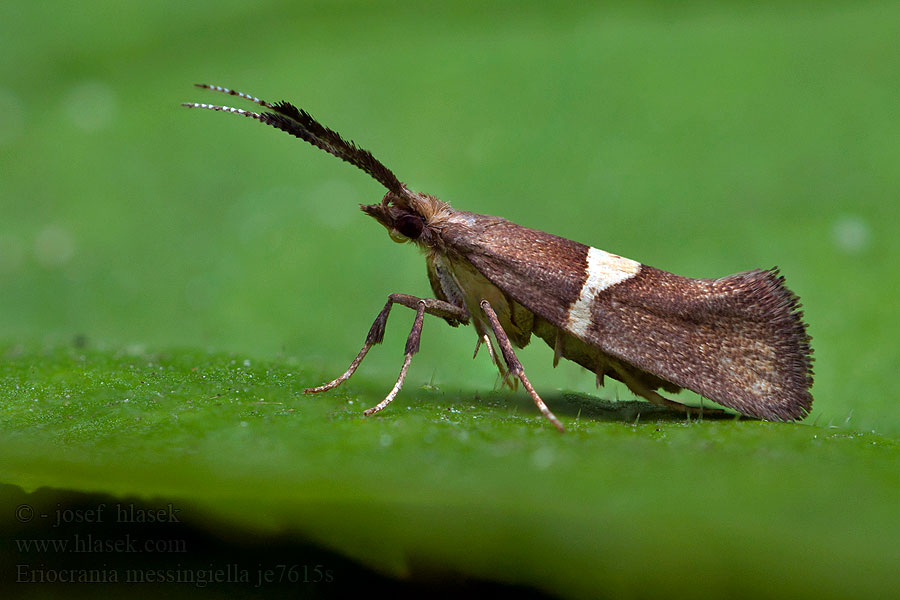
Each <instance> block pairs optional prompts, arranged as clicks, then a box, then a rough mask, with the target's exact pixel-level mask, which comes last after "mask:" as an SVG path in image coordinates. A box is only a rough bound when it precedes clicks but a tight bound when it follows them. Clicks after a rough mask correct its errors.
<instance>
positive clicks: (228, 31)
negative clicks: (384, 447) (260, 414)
mask: <svg viewBox="0 0 900 600" xmlns="http://www.w3.org/2000/svg"><path fill="white" fill-rule="evenodd" d="M898 39H900V8H898V7H897V5H896V4H895V3H891V2H861V3H825V2H808V3H798V2H789V3H782V2H770V3H763V4H761V5H753V4H751V3H746V2H735V3H724V4H719V3H706V2H691V3H687V4H684V5H682V6H679V7H678V8H675V7H672V6H669V5H668V4H667V3H654V2H646V3H637V4H634V5H629V6H628V7H622V6H620V5H619V4H618V3H608V4H604V3H600V4H595V3H591V4H588V3H584V4H581V3H574V4H564V3H559V4H556V3H554V4H550V3H543V2H536V3H520V2H515V3H493V4H489V5H486V6H484V5H482V3H479V2H457V3H449V4H442V3H416V2H392V3H370V2H349V1H342V2H252V3H251V2H232V1H217V2H196V3H181V2H172V3H167V2H154V3H122V2H97V1H92V2H88V3H84V4H80V5H78V6H77V7H76V6H75V5H72V4H70V3H65V2H47V3H33V4H29V3H10V2H8V3H4V4H3V6H2V8H0V47H2V52H0V186H2V187H0V215H2V217H0V339H4V340H6V341H34V340H37V341H41V342H45V341H50V342H53V341H59V340H66V341H68V340H69V339H71V338H72V337H73V336H76V335H83V336H86V338H87V340H88V342H89V343H94V344H98V345H104V344H105V345H112V346H122V345H129V346H130V345H140V346H144V347H150V348H156V347H173V346H187V347H201V348H209V349H223V350H230V351H238V352H242V353H246V354H248V355H252V356H257V357H274V356H280V355H287V356H294V357H299V358H300V359H302V360H304V361H306V362H308V363H310V364H313V365H317V366H319V367H320V368H321V369H322V372H323V374H327V375H328V376H330V375H331V374H333V373H336V372H338V371H340V370H342V369H343V368H344V366H345V363H347V362H348V361H349V359H350V358H352V356H354V354H355V352H356V351H357V349H358V346H359V344H360V343H361V341H362V339H363V337H364V335H365V332H366V331H367V329H368V327H369V325H370V323H371V320H372V319H373V318H374V315H375V314H376V312H377V311H378V309H379V308H380V306H381V304H382V303H383V301H384V299H385V297H386V295H387V294H388V293H390V292H395V291H402V292H408V293H413V294H428V293H429V288H428V284H427V280H426V277H425V275H424V265H423V262H424V261H423V259H422V257H421V256H419V255H418V253H417V252H416V251H415V250H414V249H412V248H410V247H402V246H397V245H395V244H392V243H390V241H389V239H388V238H387V236H386V235H385V232H384V230H383V229H382V228H381V227H379V226H377V225H376V224H375V223H374V222H371V221H370V220H369V219H368V218H366V217H365V216H363V215H362V213H360V212H359V211H358V209H357V205H358V204H359V203H361V202H365V203H370V202H374V201H377V200H378V199H379V198H380V197H381V194H382V190H381V189H380V187H379V185H378V184H377V183H375V182H374V181H372V180H370V179H368V178H367V177H366V176H365V175H364V174H362V173H360V172H357V171H356V170H355V169H352V168H350V167H348V166H347V165H345V164H343V163H341V162H340V161H337V160H335V159H333V158H332V157H330V156H328V155H326V154H324V153H322V152H319V151H316V150H315V149H313V148H311V147H308V146H306V145H305V144H303V143H301V142H299V141H297V140H295V139H293V138H290V137H288V136H286V135H283V134H280V133H279V132H275V131H270V130H267V129H265V128H263V127H261V126H258V125H256V124H254V123H251V122H249V121H246V120H243V119H237V118H233V117H230V116H228V117H226V116H224V115H214V114H211V113H210V114H206V113H199V112H196V111H188V110H186V109H182V108H179V106H178V105H179V103H180V102H182V101H186V100H196V101H202V102H220V101H223V100H229V99H228V98H225V97H224V96H219V95H215V94H211V93H209V92H205V91H202V90H198V89H194V88H192V87H191V84H192V83H195V82H209V83H216V84H221V85H225V86H229V87H234V88H237V89H240V90H245V91H249V92H252V93H254V94H256V95H259V96H261V97H263V98H266V99H270V100H279V99H289V100H292V101H294V102H295V103H297V104H298V105H299V106H301V107H305V108H306V109H308V110H309V111H310V112H312V113H313V115H315V116H317V117H318V118H319V119H320V120H322V121H323V122H324V123H326V124H327V125H329V126H331V127H333V128H335V129H337V130H338V131H340V132H342V133H344V134H345V135H346V136H348V137H351V138H352V139H354V140H356V141H357V142H359V143H360V144H361V145H362V146H363V147H365V148H368V149H370V150H372V152H373V153H374V154H375V155H376V156H377V157H379V158H380V159H381V160H382V161H383V162H385V163H386V164H387V165H388V166H389V167H391V168H392V169H393V170H394V171H395V172H396V173H397V174H398V175H399V176H400V178H401V179H403V180H404V181H405V182H407V183H408V184H409V185H410V186H411V187H413V188H414V189H420V190H423V191H427V192H429V193H432V194H435V195H437V196H439V197H440V198H442V199H444V200H446V201H449V202H450V203H451V204H452V205H453V206H455V207H459V208H463V209H467V210H473V211H476V212H483V213H487V214H498V215H502V216H505V217H507V218H509V219H511V220H513V221H515V222H518V223H520V224H522V225H527V226H531V227H537V228H540V229H543V230H545V231H549V232H552V233H556V234H559V235H562V236H565V237H569V238H572V239H575V240H579V241H582V242H585V243H588V244H591V245H594V246H597V247H599V248H603V249H606V250H609V251H612V252H615V253H618V254H621V255H624V256H627V257H631V258H634V259H637V260H640V261H642V262H645V263H647V264H651V265H654V266H658V267H660V268H664V269H666V270H669V271H673V272H676V273H679V274H684V275H690V276H702V277H715V276H720V275H725V274H728V273H732V272H735V271H740V270H744V269H749V268H754V267H769V266H773V265H778V266H779V267H781V269H782V271H783V273H784V275H785V276H786V278H787V281H788V284H789V286H790V287H791V288H792V289H793V290H795V291H796V292H797V293H798V294H799V295H800V297H801V299H802V301H803V303H804V306H805V310H806V315H807V320H808V322H809V325H810V332H811V334H812V336H813V345H814V348H815V357H816V364H815V368H816V385H815V388H814V391H815V399H816V403H815V410H814V413H813V415H814V418H817V417H818V418H820V422H821V423H826V422H832V421H833V422H840V423H843V422H844V421H845V420H846V419H847V418H848V417H850V418H851V423H852V424H855V425H857V426H859V427H861V428H864V429H867V430H868V429H876V430H878V431H880V432H881V431H890V432H894V433H898V432H900V402H897V401H896V396H897V394H898V392H900V383H898V379H897V377H896V376H895V375H896V369H897V366H898V364H900V353H898V344H897V341H896V340H897V339H898V337H900V327H898V320H897V319H896V317H895V316H894V307H895V304H894V298H895V296H896V293H897V291H898V282H900V276H898V272H897V269H896V266H895V265H896V263H897V259H898V256H900V242H898V235H897V233H898V208H897V206H898V204H897V201H896V196H897V192H898V190H900V169H898V168H897V164H898V161H897V159H898V150H900V118H898V117H900V115H898V106H900V103H898V101H897V99H898V98H900V77H898V74H900V52H898V51H897V49H898V46H897V40H898ZM401 312H402V311H401ZM403 319H407V320H411V315H402V314H401V313H398V314H397V315H396V316H395V317H394V318H393V320H392V323H393V324H394V325H393V326H392V327H391V328H390V332H389V336H388V339H387V343H386V345H385V347H384V348H383V349H379V350H378V351H376V352H373V353H372V355H371V356H370V358H369V359H368V362H367V363H366V364H365V365H364V367H363V369H362V371H361V374H362V376H363V377H365V378H369V379H383V382H384V384H385V385H390V380H391V379H392V378H393V376H394V373H395V372H396V370H397V367H398V365H399V362H398V361H399V359H400V356H401V348H402V344H403V338H404V336H405V335H406V327H407V325H406V324H403V323H405V322H404V321H403ZM473 345H474V336H473V335H472V332H471V331H469V330H450V329H448V328H446V327H442V324H441V323H440V322H439V321H435V322H434V323H430V322H429V323H428V324H427V325H426V328H425V334H424V338H423V343H422V352H421V355H420V356H418V357H417V358H416V361H415V363H414V366H413V370H412V372H411V375H410V381H412V382H418V383H421V382H426V381H433V382H439V383H442V384H446V385H452V386H454V387H458V388H459V389H475V390H477V389H490V388H491V387H492V386H493V384H494V379H495V378H494V375H493V372H492V370H491V366H490V365H489V364H488V363H487V361H481V360H479V361H474V362H473V361H471V360H469V356H470V354H471V350H472V347H473ZM550 356H551V355H550V351H549V349H547V348H545V347H537V344H536V345H535V347H534V348H529V349H528V350H527V351H525V352H523V356H522V358H523V360H524V362H525V364H526V366H527V369H528V371H529V373H530V374H531V378H532V380H533V381H535V382H536V383H537V384H538V387H539V388H544V389H547V388H566V389H576V390H583V391H589V390H591V387H592V383H593V378H592V377H591V376H590V375H589V374H585V373H582V372H581V371H580V369H577V368H574V367H563V368H562V369H559V370H557V371H555V372H554V371H552V370H551V368H550V366H549V363H550ZM614 394H615V392H614V391H613V392H610V395H614ZM620 395H622V396H623V397H626V396H627V397H630V395H629V394H628V393H627V391H624V390H623V391H621V392H620ZM851 413H852V414H851Z"/></svg>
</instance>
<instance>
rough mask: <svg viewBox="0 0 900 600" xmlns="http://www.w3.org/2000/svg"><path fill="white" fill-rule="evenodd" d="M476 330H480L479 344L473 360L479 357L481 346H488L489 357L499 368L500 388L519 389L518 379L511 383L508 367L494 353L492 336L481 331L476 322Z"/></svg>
mask: <svg viewBox="0 0 900 600" xmlns="http://www.w3.org/2000/svg"><path fill="white" fill-rule="evenodd" d="M475 329H476V330H478V331H477V333H478V342H477V343H476V344H475V354H474V355H473V356H472V358H475V357H476V356H478V349H479V348H481V344H484V345H485V346H487V349H488V355H489V356H490V358H491V362H493V363H494V364H495V365H496V366H497V371H498V372H499V373H500V387H501V388H502V387H503V386H504V385H505V386H509V389H511V390H513V391H515V390H516V389H517V387H516V385H514V384H518V383H519V380H518V379H513V380H512V381H510V373H509V371H508V370H507V368H506V365H504V364H503V362H501V360H500V357H499V356H497V353H496V352H495V351H494V343H493V342H491V336H489V335H488V334H487V333H485V332H484V331H482V330H481V329H480V325H479V324H478V322H477V321H476V323H475Z"/></svg>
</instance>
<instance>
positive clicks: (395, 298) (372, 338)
mask: <svg viewBox="0 0 900 600" xmlns="http://www.w3.org/2000/svg"><path fill="white" fill-rule="evenodd" d="M394 304H400V305H403V306H406V307H407V308H411V309H413V310H415V311H416V320H415V322H414V323H413V327H412V330H411V331H410V332H409V338H408V339H407V340H406V353H405V354H406V356H405V358H404V360H403V368H402V369H401V370H400V376H399V377H398V378H397V383H396V384H395V385H394V388H393V389H392V390H391V392H390V393H389V394H388V395H387V397H386V398H385V399H384V400H383V401H382V402H381V403H379V404H378V405H377V406H374V407H372V408H370V409H369V410H367V411H365V413H364V414H366V415H370V414H372V413H374V412H377V411H379V410H381V409H382V408H384V407H385V406H387V405H388V404H389V403H390V402H391V400H393V399H394V397H395V396H396V395H397V393H398V392H399V391H400V388H401V387H402V386H403V380H404V379H405V378H406V371H407V370H408V369H409V363H410V361H411V360H412V355H413V354H415V353H416V352H418V351H419V339H420V338H421V336H422V322H423V319H424V316H425V313H428V314H430V315H435V316H438V317H441V318H444V319H448V320H450V321H454V322H456V321H458V322H460V323H468V321H469V313H468V312H466V310H465V309H463V308H460V307H458V306H456V305H454V304H450V303H449V302H444V301H443V300H437V299H435V298H417V297H415V296H410V295H408V294H391V295H390V296H388V300H387V303H385V305H384V308H382V309H381V312H380V313H378V316H377V317H375V322H374V323H372V327H371V328H369V333H368V335H366V341H365V343H364V344H363V347H362V349H361V350H360V351H359V354H357V355H356V358H354V359H353V362H351V363H350V366H349V367H348V368H347V370H346V371H344V373H343V374H342V375H341V376H340V377H338V378H336V379H332V380H331V381H329V382H328V383H325V384H322V385H320V386H317V387H312V388H307V389H305V390H303V391H304V392H305V393H307V394H315V393H318V392H325V391H327V390H330V389H334V388H336V387H337V386H339V385H341V384H342V383H344V382H345V381H347V380H348V379H350V376H351V375H353V373H355V372H356V369H357V368H358V367H359V365H360V363H361V362H362V360H363V358H365V356H366V354H367V353H368V352H369V349H370V348H371V347H372V346H374V345H375V344H380V343H381V342H382V340H383V339H384V329H385V326H386V325H387V319H388V315H390V312H391V307H392V306H393V305H394Z"/></svg>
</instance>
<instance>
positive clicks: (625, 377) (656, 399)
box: [612, 363, 730, 417]
mask: <svg viewBox="0 0 900 600" xmlns="http://www.w3.org/2000/svg"><path fill="white" fill-rule="evenodd" d="M612 365H613V368H614V369H615V372H616V376H617V377H618V378H619V380H620V381H622V383H624V384H625V385H627V386H628V389H629V390H631V391H632V392H634V393H635V394H636V395H638V396H640V397H642V398H644V399H646V400H647V401H649V402H650V403H651V404H655V405H656V406H662V407H664V408H668V409H670V410H674V411H677V412H680V413H684V414H687V415H697V416H704V415H706V416H711V417H724V416H726V415H729V414H730V413H728V412H726V411H724V410H722V409H721V408H704V407H703V406H688V405H687V404H682V403H681V402H676V401H675V400H669V399H668V398H665V397H663V396H661V395H660V394H658V393H657V392H656V391H655V390H652V389H650V388H649V387H647V386H646V385H644V383H643V382H642V381H641V380H640V378H639V377H635V376H634V375H633V374H632V373H629V372H628V369H627V368H625V367H623V366H622V365H621V364H616V363H612Z"/></svg>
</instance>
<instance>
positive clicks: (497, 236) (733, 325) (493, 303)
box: [184, 84, 813, 431]
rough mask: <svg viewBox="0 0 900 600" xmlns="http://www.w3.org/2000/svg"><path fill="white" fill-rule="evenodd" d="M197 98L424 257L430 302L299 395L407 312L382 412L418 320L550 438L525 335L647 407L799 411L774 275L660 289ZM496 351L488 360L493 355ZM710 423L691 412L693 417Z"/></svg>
mask: <svg viewBox="0 0 900 600" xmlns="http://www.w3.org/2000/svg"><path fill="white" fill-rule="evenodd" d="M198 87H201V88H205V89H209V90H213V91H216V92H221V93H224V94H230V95H232V96H239V97H241V98H244V99H246V100H249V101H251V102H254V103H256V104H258V105H259V106H261V107H263V109H265V110H264V111H261V112H251V111H248V110H243V109H239V108H232V107H228V106H219V105H214V104H201V103H193V102H191V103H185V104H184V106H187V107H189V108H205V109H210V110H215V111H225V112H230V113H234V114H237V115H242V116H245V117H250V118H252V119H256V120H257V121H260V122H261V123H265V124H267V125H271V126H272V127H276V128H278V129H281V130H283V131H286V132H287V133H289V134H291V135H293V136H295V137H298V138H300V139H302V140H305V141H307V142H309V143H310V144H312V145H313V146H316V147H318V148H320V149H322V150H325V151H326V152H328V153H330V154H333V155H334V156H336V157H338V158H340V159H341V160H344V161H346V162H348V163H350V164H352V165H355V166H357V167H358V168H360V169H362V170H363V171H365V172H366V173H368V174H369V175H370V176H372V177H373V178H374V179H375V180H376V181H378V182H379V183H381V185H383V186H384V187H385V188H387V193H386V194H385V195H384V198H382V200H381V202H379V203H378V204H369V205H362V206H361V208H362V210H363V212H365V213H366V214H367V215H369V216H371V217H373V218H374V219H375V220H376V221H378V222H379V223H381V224H382V225H384V227H385V228H386V229H387V230H388V233H389V234H390V237H391V239H393V240H394V241H396V242H413V243H415V244H416V245H417V246H418V247H419V248H420V249H421V250H422V251H423V252H424V253H425V263H426V267H427V271H428V280H429V282H430V283H431V289H432V290H433V291H434V295H435V297H434V298H417V297H414V296H409V295H406V294H391V295H390V296H388V301H387V303H386V304H385V305H384V308H383V309H382V311H381V312H380V313H379V314H378V316H377V317H376V318H375V322H374V323H373V324H372V328H371V329H370V330H369V334H368V335H367V336H366V341H365V344H364V345H363V347H362V350H360V352H359V354H358V355H357V357H356V358H355V359H354V360H353V362H352V363H351V364H350V367H349V368H348V369H347V371H346V372H345V373H344V374H343V375H341V376H340V377H338V378H337V379H334V380H333V381H330V382H329V383H326V384H324V385H321V386H319V387H315V388H310V389H307V390H305V391H306V392H322V391H325V390H330V389H332V388H334V387H337V386H338V385H340V384H341V383H343V382H344V381H346V380H347V379H348V378H349V377H350V376H351V375H353V373H354V371H356V368H357V367H358V366H359V364H360V362H361V361H362V359H363V358H364V357H365V355H366V353H367V352H368V351H369V349H370V348H371V347H372V346H373V345H375V344H378V343H380V342H381V341H382V338H383V336H384V328H385V324H386V322H387V318H388V314H389V313H390V310H391V307H392V306H393V305H394V304H401V305H403V306H406V307H408V308H411V309H413V310H415V311H416V318H415V321H414V323H413V327H412V331H411V332H410V334H409V338H408V339H407V342H406V353H405V358H404V361H403V367H402V368H401V370H400V376H399V377H398V378H397V383H396V384H395V385H394V387H393V389H392V390H391V391H390V392H389V393H388V395H387V396H386V397H385V399H384V400H383V401H382V402H380V403H379V404H378V405H377V406H374V407H372V408H370V409H368V410H366V411H365V412H364V414H365V415H371V414H373V413H375V412H378V411H380V410H382V409H383V408H384V407H386V406H387V405H388V404H389V403H390V402H391V401H392V400H393V399H394V398H395V397H396V395H397V393H398V392H399V391H400V388H401V386H402V385H403V381H404V379H405V378H406V373H407V370H408V369H409V364H410V361H411V359H412V356H413V355H414V354H415V353H416V352H417V351H418V349H419V338H420V336H421V333H422V323H423V320H424V316H425V314H426V313H427V314H430V315H434V316H437V317H441V318H442V319H444V320H445V321H447V322H448V323H449V324H450V325H452V326H454V327H455V326H457V325H459V324H464V325H466V324H469V323H471V324H472V325H473V326H474V327H475V331H476V333H477V335H478V343H477V345H476V347H475V352H476V354H477V352H478V348H479V347H480V346H481V344H484V345H485V346H487V350H488V352H489V353H490V356H491V358H492V359H493V361H494V363H496V365H497V368H498V370H499V371H500V375H501V377H502V380H503V381H504V382H506V383H509V384H512V383H513V382H514V380H512V379H511V376H512V375H514V376H515V377H516V378H518V379H519V380H520V381H521V382H522V384H523V385H524V387H525V389H526V390H527V391H528V393H529V394H530V396H531V398H532V399H533V400H534V403H535V405H537V408H538V409H539V410H540V411H541V413H542V414H543V415H544V416H545V417H547V419H549V420H550V422H551V423H553V425H554V426H555V427H556V428H557V429H559V430H560V431H563V425H562V423H561V422H560V421H559V419H558V418H557V417H556V416H555V415H554V414H553V413H552V412H550V409H548V408H547V406H546V404H544V401H543V400H541V398H540V396H539V395H538V394H537V392H536V391H535V390H534V388H533V387H532V385H531V383H530V382H529V381H528V378H527V377H526V376H525V371H524V369H523V368H522V364H521V363H520V362H519V360H518V358H516V355H515V352H514V350H513V346H516V347H518V348H522V347H524V346H525V345H526V344H528V342H529V340H530V339H531V336H532V334H534V335H536V336H538V337H539V338H541V339H543V340H544V341H545V342H547V344H548V345H549V346H550V347H551V348H553V364H554V366H555V365H556V364H557V362H558V361H559V359H560V357H562V358H566V359H568V360H571V361H574V362H576V363H578V364H579V365H581V366H583V367H584V368H586V369H588V370H590V371H592V372H594V373H595V374H596V376H597V384H598V385H602V383H603V378H604V377H605V376H607V375H608V376H609V377H612V378H613V379H617V380H619V381H621V382H623V383H624V384H625V385H626V386H628V388H629V389H630V390H631V391H632V392H634V393H635V394H636V395H638V396H641V397H643V398H646V399H647V400H649V401H650V402H652V403H654V404H657V405H661V406H666V407H670V408H672V409H675V410H679V411H683V412H686V413H688V414H691V413H694V414H697V413H701V411H702V410H703V409H702V407H701V408H698V407H692V406H686V405H684V404H681V403H679V402H675V401H673V400H669V399H667V398H664V397H663V396H661V395H660V394H659V393H658V392H657V390H660V389H661V390H664V391H666V392H671V393H674V392H678V391H679V390H681V389H682V388H686V389H689V390H692V391H694V392H696V393H698V394H700V395H701V396H703V397H705V398H708V399H710V400H712V401H714V402H716V403H718V404H720V405H722V406H725V407H728V408H732V409H734V410H736V411H738V412H739V413H741V414H743V415H747V416H751V417H756V418H759V419H769V420H776V421H791V420H795V419H801V418H803V417H805V416H806V415H807V414H808V412H809V410H810V407H811V406H812V395H811V394H810V391H809V390H810V387H811V386H812V382H813V378H812V357H811V354H812V349H811V348H810V344H809V342H810V338H809V336H808V335H807V333H806V324H805V323H804V322H803V319H802V316H803V313H802V312H801V311H800V304H799V301H798V299H797V297H796V296H795V295H794V294H793V293H792V292H791V291H790V290H788V289H787V288H786V287H785V285H784V278H783V277H781V276H779V274H778V271H777V269H774V268H773V269H770V270H753V271H746V272H743V273H737V274H735V275H729V276H727V277H720V278H718V279H692V278H688V277H681V276H679V275H673V274H672V273H667V272H666V271H661V270H659V269H655V268H653V267H650V266H647V265H644V264H641V263H639V262H636V261H633V260H630V259H627V258H623V257H621V256H617V255H615V254H610V253H608V252H604V251H603V250H598V249H597V248H592V247H590V246H585V245H584V244H580V243H578V242H573V241H571V240H567V239H565V238H561V237H558V236H555V235H551V234H549V233H544V232H542V231H537V230H535V229H529V228H527V227H521V226H519V225H516V224H514V223H511V222H509V221H507V220H506V219H503V218H500V217H491V216H486V215H480V214H476V213H471V212H466V211H461V210H455V209H453V208H451V207H450V205H449V204H447V203H446V202H443V201H441V200H438V199H437V198H435V197H434V196H429V195H428V194H422V193H420V192H414V191H412V190H410V189H409V188H407V187H406V186H405V185H404V184H403V183H401V182H400V180H399V179H397V177H396V176H395V175H394V174H393V173H392V172H391V170H390V169H388V168H387V167H385V166H384V165H383V164H381V163H380V162H379V161H378V160H376V159H375V157H374V156H372V154H370V153H369V152H368V151H366V150H363V149H362V148H359V147H357V146H356V145H355V144H354V143H353V142H350V141H347V140H345V139H343V138H342V137H341V136H340V135H339V134H338V133H337V132H335V131H332V130H331V129H328V128H327V127H325V126H323V125H321V124H320V123H319V122H318V121H316V120H315V119H313V118H312V117H311V116H310V115H309V113H307V112H306V111H304V110H301V109H298V108H297V107H295V106H294V105H292V104H290V103H288V102H278V103H275V104H271V103H269V102H266V101H264V100H260V99H259V98H255V97H253V96H250V95H248V94H243V93H241V92H236V91H233V90H229V89H226V88H223V87H219V86H213V85H205V84H198ZM498 351H499V352H498ZM713 412H720V413H721V412H722V411H721V410H716V409H705V413H706V414H709V413H713Z"/></svg>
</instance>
